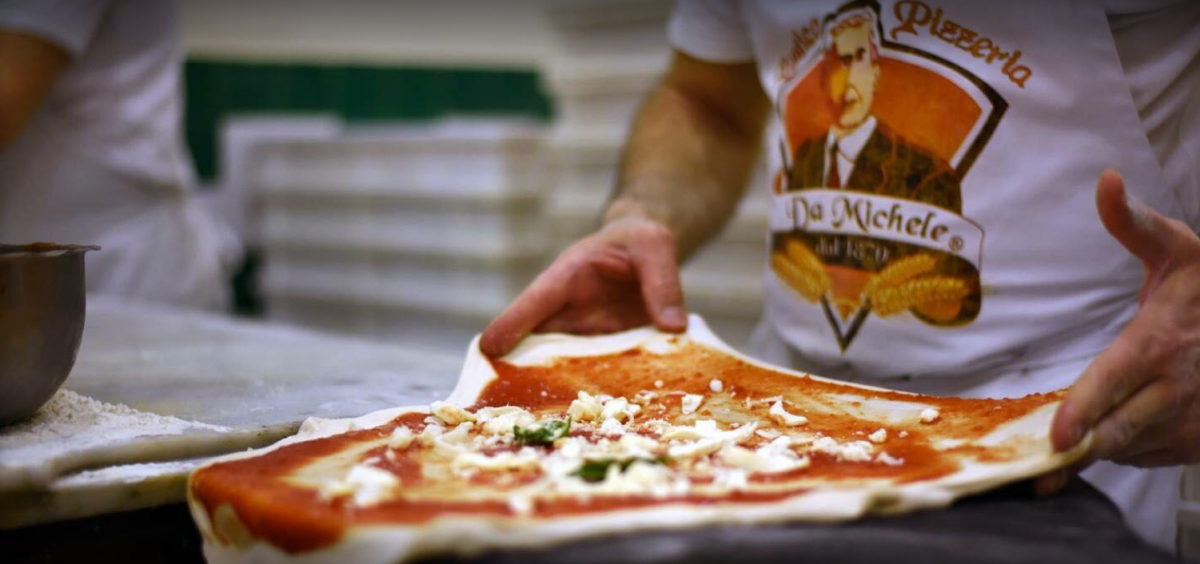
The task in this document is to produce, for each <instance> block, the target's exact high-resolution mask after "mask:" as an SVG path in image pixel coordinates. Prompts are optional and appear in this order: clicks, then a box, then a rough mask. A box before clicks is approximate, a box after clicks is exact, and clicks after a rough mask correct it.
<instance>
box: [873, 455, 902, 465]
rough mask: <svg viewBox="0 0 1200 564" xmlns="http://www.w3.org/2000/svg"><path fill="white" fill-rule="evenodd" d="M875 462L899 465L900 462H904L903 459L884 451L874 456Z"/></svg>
mask: <svg viewBox="0 0 1200 564" xmlns="http://www.w3.org/2000/svg"><path fill="white" fill-rule="evenodd" d="M875 462H878V463H880V464H886V465H888V466H900V465H901V464H904V459H903V458H896V457H894V456H892V455H890V454H888V453H886V452H881V453H879V454H878V455H877V456H875Z"/></svg>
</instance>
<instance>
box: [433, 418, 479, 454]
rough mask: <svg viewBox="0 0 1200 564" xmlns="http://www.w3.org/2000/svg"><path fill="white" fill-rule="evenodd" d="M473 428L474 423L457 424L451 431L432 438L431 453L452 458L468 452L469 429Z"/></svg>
mask: <svg viewBox="0 0 1200 564" xmlns="http://www.w3.org/2000/svg"><path fill="white" fill-rule="evenodd" d="M474 427H475V424H474V423H471V422H470V421H465V422H463V423H459V424H458V426H457V427H455V428H454V430H452V431H449V432H446V433H441V434H439V435H436V436H434V437H433V452H434V453H435V454H438V455H441V456H448V457H454V456H457V455H458V454H459V453H461V452H464V451H466V450H468V449H469V448H470V447H471V445H470V443H471V439H472V437H471V429H473V428H474ZM426 429H428V427H426Z"/></svg>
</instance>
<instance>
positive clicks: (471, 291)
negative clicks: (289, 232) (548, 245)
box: [261, 247, 545, 317]
mask: <svg viewBox="0 0 1200 564" xmlns="http://www.w3.org/2000/svg"><path fill="white" fill-rule="evenodd" d="M544 262H545V260H544V257H542V256H541V255H531V256H529V257H525V258H514V257H501V258H488V257H482V256H480V257H444V256H433V255H429V256H418V255H404V254H396V253H380V252H370V251H347V250H344V249H314V248H288V247H274V248H272V247H267V248H266V251H265V253H264V265H263V272H262V278H261V286H262V291H263V294H264V295H265V296H266V297H267V299H268V303H269V300H270V299H271V297H272V296H277V295H309V296H315V297H322V298H325V299H333V298H339V299H344V300H346V301H348V302H349V301H353V302H359V303H365V304H369V305H379V306H388V307H395V308H407V309H411V310H416V311H423V312H430V313H445V314H453V315H474V316H478V317H491V316H492V315H495V314H496V313H499V312H500V311H501V310H502V309H503V308H504V306H506V305H507V304H508V303H509V302H510V301H511V300H512V299H513V298H514V297H516V295H517V294H518V293H519V292H520V291H521V290H522V289H523V288H524V287H525V286H526V285H527V284H528V283H529V282H530V281H531V280H533V277H534V276H535V275H536V274H537V273H538V272H539V271H540V270H541V268H542V266H543V264H544Z"/></svg>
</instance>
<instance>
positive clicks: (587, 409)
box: [567, 391, 604, 421]
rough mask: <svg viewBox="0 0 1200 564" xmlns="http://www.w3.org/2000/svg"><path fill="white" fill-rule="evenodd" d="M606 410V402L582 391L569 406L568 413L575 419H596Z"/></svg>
mask: <svg viewBox="0 0 1200 564" xmlns="http://www.w3.org/2000/svg"><path fill="white" fill-rule="evenodd" d="M602 411H604V404H603V403H602V402H600V401H599V400H598V399H596V398H595V397H593V396H592V395H591V394H589V393H587V392H584V391H580V392H579V396H578V397H577V398H576V399H575V400H574V401H572V402H571V406H570V407H568V408H567V415H570V416H571V419H573V420H575V421H595V420H596V419H597V418H599V417H600V413H601V412H602Z"/></svg>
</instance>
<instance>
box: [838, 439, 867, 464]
mask: <svg viewBox="0 0 1200 564" xmlns="http://www.w3.org/2000/svg"><path fill="white" fill-rule="evenodd" d="M872 450H873V447H872V446H871V443H868V442H867V441H851V442H849V443H846V444H844V445H842V453H841V457H840V458H841V459H842V460H849V461H850V462H870V460H871V451H872Z"/></svg>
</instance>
